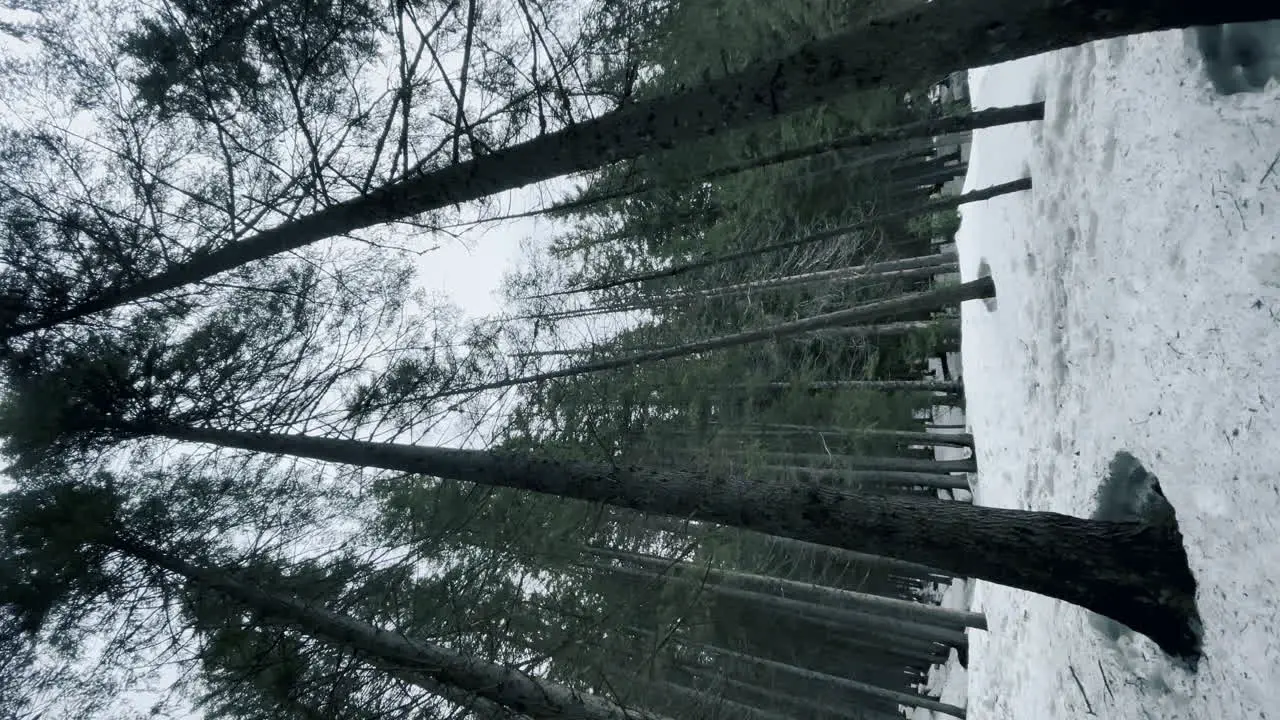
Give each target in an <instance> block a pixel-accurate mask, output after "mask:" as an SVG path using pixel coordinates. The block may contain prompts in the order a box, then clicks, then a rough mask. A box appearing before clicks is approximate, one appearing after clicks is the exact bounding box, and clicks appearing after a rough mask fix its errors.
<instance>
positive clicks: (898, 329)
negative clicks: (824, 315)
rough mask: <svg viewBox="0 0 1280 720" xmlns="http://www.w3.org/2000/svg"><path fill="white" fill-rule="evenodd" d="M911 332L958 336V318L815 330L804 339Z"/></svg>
mask: <svg viewBox="0 0 1280 720" xmlns="http://www.w3.org/2000/svg"><path fill="white" fill-rule="evenodd" d="M913 332H918V333H935V334H936V335H937V336H939V337H942V338H947V337H959V336H960V318H940V319H938V320H906V321H903V322H895V323H882V324H880V325H854V326H851V327H846V328H831V329H828V330H816V331H814V332H811V333H808V334H806V335H805V336H804V337H860V338H882V337H896V336H901V335H908V334H910V333H913ZM934 382H937V381H934Z"/></svg>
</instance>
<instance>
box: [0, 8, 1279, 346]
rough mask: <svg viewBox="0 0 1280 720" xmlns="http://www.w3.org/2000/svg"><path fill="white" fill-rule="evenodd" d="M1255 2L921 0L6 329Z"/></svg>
mask: <svg viewBox="0 0 1280 720" xmlns="http://www.w3.org/2000/svg"><path fill="white" fill-rule="evenodd" d="M1274 15H1275V9H1274V8H1272V7H1271V6H1270V5H1268V4H1266V3H1258V2H1256V1H1255V0H1247V1H1246V0H1219V2H1212V3H1205V2H1189V1H1187V0H1182V1H1171V0H1090V2H1087V3H1085V2H1080V1H1079V0H949V1H948V2H938V3H917V4H914V5H912V6H910V7H908V8H907V9H905V10H903V11H901V12H898V13H894V14H893V15H889V16H885V17H883V18H876V19H873V20H871V21H869V22H867V23H865V24H862V25H859V26H858V27H856V28H855V29H853V30H851V31H850V32H848V33H841V34H839V35H836V36H834V37H830V38H824V39H821V40H816V41H813V42H810V43H806V44H805V45H803V46H801V48H800V49H799V50H798V51H797V52H795V53H792V54H790V55H788V56H786V57H784V58H782V59H777V60H760V61H757V62H754V63H751V64H750V65H748V66H747V67H746V68H744V69H743V70H742V71H740V72H738V73H734V74H732V75H728V76H726V77H724V78H721V79H718V80H713V81H711V82H709V83H707V84H706V85H704V86H702V87H700V88H697V89H695V90H692V91H689V92H683V93H676V94H673V95H670V96H667V97H662V98H656V99H654V100H650V101H640V102H636V103H633V104H631V105H629V106H627V107H625V108H623V109H621V110H618V111H615V112H612V113H608V114H606V115H603V116H601V117H599V118H596V119H594V120H588V121H585V122H582V123H579V124H577V125H574V126H571V127H569V128H566V129H564V130H561V131H559V132H555V133H549V134H547V135H543V136H541V137H538V138H535V139H533V140H530V141H527V142H524V143H520V144H518V145H514V146H512V147H508V148H504V149H502V150H498V151H495V152H493V153H491V154H488V155H483V156H479V157H476V158H473V159H471V160H468V161H466V162H462V163H458V164H456V165H450V166H448V167H446V168H443V169H441V170H438V171H435V172H430V173H426V174H423V175H420V176H417V177H412V178H408V179H405V180H402V181H400V182H397V183H393V184H391V185H388V186H386V187H384V188H381V189H380V190H378V191H375V192H373V193H370V194H368V195H365V196H361V197H359V198H355V199H352V200H348V201H346V202H342V203H338V204H336V205H333V206H330V207H328V208H326V209H324V210H322V211H320V212H317V213H313V214H311V215H308V216H306V217H303V218H299V219H297V220H294V221H290V222H287V223H284V224H282V225H280V226H278V227H276V228H273V229H271V230H268V231H265V232H262V233H259V234H258V235H256V236H254V237H253V238H251V239H249V240H245V241H242V242H237V243H233V244H231V245H228V246H226V247H224V248H221V249H219V250H215V251H212V252H209V253H205V254H202V255H200V256H198V257H196V258H193V259H191V260H190V261H188V262H185V263H182V264H180V265H178V266H177V267H174V268H172V269H171V270H169V271H167V272H164V273H161V274H160V275H158V276H155V277H152V278H149V279H147V280H144V281H143V282H140V283H137V284H135V285H132V286H128V287H125V288H120V289H117V290H115V291H112V292H108V293H106V294H104V295H102V296H100V297H98V298H95V299H94V300H92V301H89V302H87V303H85V304H82V305H80V306H78V307H77V308H75V309H74V310H71V311H68V312H64V313H57V314H55V315H53V316H50V317H47V318H45V319H43V320H42V321H39V322H35V323H31V324H27V325H22V326H12V325H11V326H10V327H8V328H5V329H4V331H3V332H2V333H0V339H3V337H13V336H15V335H18V334H21V333H24V332H30V331H32V330H36V329H41V328H47V327H51V326H53V325H56V324H59V323H63V322H67V321H69V320H73V319H76V318H81V317H84V316H86V315H89V314H91V313H95V312H99V311H102V310H106V309H108V308H111V307H115V306H118V305H121V304H124V303H127V302H132V301H136V300H141V299H143V298H146V297H149V296H152V295H155V294H157V293H162V292H166V291H169V290H173V289H176V288H179V287H182V286H183V285H187V284H189V283H194V282H199V281H201V280H204V279H206V278H209V277H212V276H214V275H216V274H218V273H220V272H223V271H226V270H230V269H232V268H235V267H238V266H240V265H244V264H246V263H249V262H253V261H255V260H262V259H264V258H267V257H271V256H272V255H276V254H279V253H282V252H287V251H289V250H295V249H297V248H300V247H303V246H305V245H308V244H310V243H313V242H316V241H317V240H320V239H323V238H327V237H333V236H335V235H340V234H343V233H350V232H352V231H354V230H358V229H360V228H366V227H369V226H371V225H374V224H377V223H384V222H390V221H393V220H398V219H402V218H405V217H409V216H412V215H417V214H421V213H424V212H428V211H430V210H433V209H438V208H442V207H446V206H448V205H452V204H456V203H462V202H467V201H469V200H474V199H477V198H481V197H485V196H488V195H492V194H494V193H497V192H501V191H503V190H508V189H511V188H516V187H520V186H523V185H527V184H529V183H532V182H537V181H539V180H544V179H547V178H552V177H557V176H559V175H563V174H565V173H570V172H576V171H580V170H589V169H593V168H597V167H600V166H601V165H604V164H607V163H611V162H616V161H618V160H622V159H625V158H629V157H636V156H638V155H641V154H643V153H647V152H652V151H654V150H657V149H660V148H670V147H673V146H676V145H678V144H680V143H683V142H688V141H689V140H691V139H694V138H698V137H702V136H705V135H709V134H712V133H717V132H724V131H727V130H730V129H732V128H737V127H743V126H746V125H748V124H751V123H754V122H760V121H763V120H766V119H770V118H774V117H777V116H779V115H782V114H785V113H790V112H795V111H797V110H801V109H804V108H807V107H810V106H812V105H815V104H818V103H823V102H828V101H830V100H832V99H833V98H836V97H840V96H841V95H844V94H846V93H849V92H853V91H858V90H867V89H870V88H886V87H891V88H894V89H897V90H912V89H917V88H920V87H923V86H925V85H927V84H929V83H930V82H934V81H936V79H937V78H939V77H942V76H944V75H945V74H947V73H949V72H953V71H956V70H964V69H968V68H970V67H978V66H985V65H992V64H996V63H999V62H1004V61H1006V60H1013V59H1016V58H1020V57H1026V56H1029V55H1036V54H1039V53H1043V52H1048V51H1050V50H1057V49H1060V48H1064V47H1071V46H1074V45H1079V44H1082V43H1086V42H1090V41H1093V40H1102V39H1106V38H1112V37H1118V36H1121V35H1129V34H1134V33H1143V32H1153V31H1156V30H1167V29H1173V28H1185V27H1193V26H1198V25H1220V24H1222V23H1228V22H1230V23H1236V22H1253V21H1260V20H1270V19H1273V17H1274Z"/></svg>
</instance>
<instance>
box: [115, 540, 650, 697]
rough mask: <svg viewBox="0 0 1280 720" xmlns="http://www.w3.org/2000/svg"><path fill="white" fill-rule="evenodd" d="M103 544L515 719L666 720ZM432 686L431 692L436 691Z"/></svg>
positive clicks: (214, 574)
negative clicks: (490, 705) (495, 705)
mask: <svg viewBox="0 0 1280 720" xmlns="http://www.w3.org/2000/svg"><path fill="white" fill-rule="evenodd" d="M104 544H105V545H107V546H108V547H111V548H112V549H114V550H116V551H118V552H120V553H123V554H125V555H128V556H130V557H133V558H136V559H138V560H142V561H143V562H145V563H147V564H149V565H152V566H154V567H157V568H161V569H163V570H166V571H168V572H171V573H173V574H175V575H178V576H181V577H183V578H185V579H187V580H189V581H191V582H193V583H195V584H197V585H199V586H201V587H204V588H208V589H211V590H214V591H217V592H219V593H222V594H223V595H225V596H227V597H228V598H231V599H232V600H234V601H235V602H237V603H239V604H241V605H244V606H245V607H247V608H249V609H251V610H252V611H253V612H254V613H255V614H258V615H260V616H263V617H269V618H274V619H277V620H283V621H285V622H287V623H288V624H290V625H292V626H293V627H295V628H296V629H297V630H298V631H299V632H302V633H304V634H306V635H310V636H312V637H316V638H320V639H322V640H324V641H325V642H329V643H333V644H335V645H341V646H344V647H348V648H352V649H355V650H358V651H360V652H362V653H365V654H368V655H370V656H373V657H376V658H380V659H381V660H384V661H387V662H389V663H397V664H399V666H400V667H401V668H402V669H403V670H404V671H406V672H409V673H414V674H416V673H419V672H421V673H423V674H424V675H426V676H428V677H431V678H432V679H434V680H436V681H437V682H440V683H444V684H445V685H449V686H453V687H455V688H458V689H460V690H462V691H464V692H466V693H472V694H475V695H477V696H479V697H482V698H486V699H488V700H492V701H493V702H495V703H498V704H500V705H502V706H504V707H507V708H510V709H512V710H514V711H515V712H517V713H523V714H527V715H531V716H534V717H555V718H576V719H578V720H666V718H664V717H663V716H661V715H655V714H653V713H649V712H646V711H644V710H638V709H634V708H627V707H623V706H621V705H618V704H617V703H615V702H613V701H611V700H609V699H607V698H604V697H601V696H598V695H592V694H590V693H584V692H580V691H577V690H573V689H571V688H568V687H565V686H563V685H559V684H556V683H552V682H548V681H545V680H538V679H537V678H534V677H531V676H529V675H526V674H525V673H522V672H519V671H517V670H513V669H511V668H508V667H504V666H502V665H497V664H494V663H489V662H485V661H482V660H477V659H474V658H470V657H466V656H463V655H458V654H456V653H454V652H452V651H450V650H448V649H447V648H444V647H442V646H438V645H432V644H429V643H425V642H419V641H415V640H410V639H408V638H406V637H404V636H403V635H400V634H397V633H393V632H388V631H386V630H383V629H381V628H378V627H377V626H375V625H371V624H369V623H364V622H360V621H358V620H354V619H352V618H350V617H347V616H345V615H340V614H338V613H334V612H331V611H329V610H325V609H322V608H318V607H315V606H313V605H310V604H308V603H305V602H303V601H301V600H298V599H297V598H295V597H293V596H291V595H284V594H281V593H275V592H270V591H267V590H263V589H261V588H259V587H257V586H255V585H252V584H249V583H246V582H243V581H241V580H239V579H238V578H236V577H235V576H234V575H232V574H230V573H227V572H224V571H222V570H217V569H213V568H207V567H200V566H197V565H194V564H192V563H189V562H187V561H185V560H183V559H181V558H179V557H176V556H173V555H170V554H168V553H166V552H164V551H162V550H160V549H158V548H155V547H153V546H150V545H147V544H145V543H142V542H139V541H137V540H134V539H130V538H125V537H121V536H116V537H113V538H109V539H107V540H105V541H104ZM407 677H408V678H411V677H412V675H409V676H407ZM433 687H434V686H432V687H427V688H426V689H428V690H432V688H433Z"/></svg>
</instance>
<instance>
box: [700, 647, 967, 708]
mask: <svg viewBox="0 0 1280 720" xmlns="http://www.w3.org/2000/svg"><path fill="white" fill-rule="evenodd" d="M698 647H701V648H704V649H706V650H707V651H709V652H711V653H712V654H714V655H720V656H722V657H726V658H730V659H733V660H737V661H739V662H745V663H752V664H755V665H759V666H761V667H765V668H768V669H770V670H774V671H777V672H781V673H785V674H788V675H792V676H795V677H798V678H803V679H805V680H809V681H811V682H815V683H824V684H827V685H831V686H833V687H838V688H841V689H844V690H849V691H852V692H854V693H857V694H859V695H867V696H870V697H875V698H883V699H885V700H888V701H890V702H895V703H898V704H900V705H908V706H911V707H919V708H924V709H926V710H933V711H935V712H940V713H944V714H946V715H951V716H954V717H958V718H963V717H964V716H965V712H964V708H962V707H957V706H955V705H950V704H948V703H942V702H938V701H936V700H930V699H929V698H927V697H924V696H922V695H915V694H912V693H904V692H900V691H897V690H890V689H888V688H882V687H879V686H877V685H872V684H870V683H863V682H858V681H857V680H848V679H846V678H842V677H837V676H835V675H828V674H826V673H820V672H817V671H816V670H810V669H808V668H802V667H797V666H795V665H788V664H787V663H783V662H778V661H777V660H769V659H767V658H762V657H759V656H756V655H744V654H743V653H739V652H734V651H733V650H728V649H726V648H722V647H719V646H716V645H707V644H699V645H698Z"/></svg>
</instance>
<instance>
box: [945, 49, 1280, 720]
mask: <svg viewBox="0 0 1280 720" xmlns="http://www.w3.org/2000/svg"><path fill="white" fill-rule="evenodd" d="M1204 70H1205V68H1204V63H1203V61H1202V60H1201V57H1200V54H1199V52H1198V50H1197V48H1196V47H1195V43H1194V41H1193V40H1189V39H1188V36H1186V35H1184V34H1183V33H1181V32H1177V31H1175V32H1167V33H1158V34H1151V35H1143V36H1134V37H1129V38H1122V39H1117V40H1110V41H1104V42H1098V43H1093V44H1090V45H1086V46H1083V47H1080V48H1074V49H1070V50H1064V51H1061V52H1058V53H1053V54H1050V55H1044V56H1038V57H1033V58H1026V59H1023V60H1018V61H1015V62H1012V63H1006V64H1002V65H999V66H995V67H990V68H982V69H979V70H974V71H971V72H970V76H969V87H970V93H971V97H972V100H973V104H974V107H975V108H984V107H995V106H1008V105H1015V104H1020V103H1025V102H1031V101H1033V100H1034V99H1038V98H1043V99H1044V100H1045V102H1046V114H1045V120H1044V121H1043V122H1041V123H1032V124H1023V125H1018V126H1013V127H1005V128H993V129H990V130H983V131H979V132H976V133H974V138H973V144H972V147H971V153H970V162H969V174H968V176H967V178H966V181H965V188H966V189H967V190H971V189H975V188H981V187H986V186H989V185H992V184H996V183H1001V182H1007V181H1010V180H1014V179H1017V178H1019V177H1022V176H1023V175H1024V174H1026V173H1029V174H1030V175H1031V176H1032V178H1033V182H1034V187H1033V189H1032V190H1030V191H1028V192H1023V193H1018V194H1016V195H1012V196H1004V197H1000V198H997V199H994V200H991V201H988V202H985V203H980V204H976V205H968V206H965V207H964V208H963V210H962V217H963V223H962V225H961V228H960V231H959V233H958V235H957V243H958V247H959V251H960V257H961V273H962V276H963V277H964V278H965V279H966V280H970V279H973V278H975V277H976V276H977V275H978V269H979V264H980V262H982V261H985V262H986V263H987V265H988V267H989V268H990V271H991V274H992V276H993V277H994V278H995V280H996V286H997V293H998V294H999V304H998V305H997V306H996V307H995V308H994V309H991V310H988V309H987V308H986V307H984V306H983V304H982V303H966V304H965V307H964V308H963V312H962V320H963V331H964V332H963V338H964V341H963V342H964V353H963V354H964V362H965V369H966V373H965V385H966V398H967V402H968V407H967V419H968V422H969V423H970V425H971V426H972V429H973V432H974V434H975V436H976V440H977V445H978V447H977V457H978V468H979V476H978V477H979V480H978V482H976V483H974V484H973V487H974V488H975V498H974V499H975V502H977V503H978V504H982V505H988V506H995V507H1008V508H1022V509H1030V510H1048V511H1055V512H1062V513H1067V514H1072V515H1076V516H1080V517H1087V516H1088V515H1089V514H1090V512H1091V510H1092V509H1093V507H1094V502H1095V501H1094V494H1095V492H1096V490H1097V489H1098V486H1099V482H1100V481H1101V479H1102V478H1103V477H1104V476H1105V475H1106V470H1107V465H1108V463H1109V461H1110V460H1111V458H1112V456H1113V455H1114V454H1115V453H1116V451H1117V450H1120V449H1127V450H1129V451H1131V452H1133V453H1134V454H1135V455H1137V456H1138V457H1140V458H1142V460H1143V462H1144V463H1147V464H1148V466H1149V467H1150V469H1151V471H1152V472H1153V473H1154V474H1155V475H1157V476H1159V478H1160V484H1161V486H1162V489H1163V492H1164V494H1165V496H1166V497H1167V498H1168V499H1169V501H1170V502H1171V503H1172V505H1173V506H1174V507H1175V508H1176V509H1177V512H1178V520H1179V525H1180V527H1181V530H1182V533H1183V536H1184V539H1185V541H1186V545H1187V554H1188V559H1189V562H1190V565H1191V569H1192V572H1193V573H1194V574H1195V576H1196V579H1197V581H1198V583H1199V592H1198V595H1197V601H1198V603H1199V606H1200V612H1201V615H1202V619H1203V621H1204V644H1205V659H1204V660H1203V661H1202V662H1201V663H1200V668H1199V672H1198V673H1196V674H1191V673H1189V672H1186V671H1185V670H1183V669H1181V668H1180V666H1179V665H1177V664H1176V663H1171V662H1169V661H1168V660H1167V659H1166V658H1165V657H1164V656H1163V655H1162V654H1160V653H1158V652H1156V651H1154V650H1153V646H1152V645H1151V644H1150V643H1149V642H1146V641H1143V642H1137V641H1135V640H1134V639H1133V638H1132V637H1131V636H1127V637H1125V638H1121V641H1120V642H1118V643H1116V644H1113V643H1110V642H1108V641H1106V640H1105V639H1104V638H1102V637H1100V636H1099V635H1098V634H1097V633H1095V632H1093V631H1092V630H1091V629H1090V628H1089V627H1088V614H1087V613H1086V612H1085V611H1083V610H1081V609H1080V608H1076V607H1073V606H1069V605H1065V604H1063V603H1061V602H1059V601H1056V600H1052V599H1049V598H1045V597H1042V596H1038V595H1033V594H1031V593H1026V592H1023V591H1019V590H1014V589H1010V588H1005V587H1001V586H995V585H991V584H989V583H985V582H976V583H974V584H973V585H974V589H973V608H974V609H975V610H978V611H981V612H984V613H986V615H987V618H988V622H989V624H990V627H991V629H990V631H989V632H973V633H971V634H970V637H971V644H970V651H969V659H970V665H969V673H968V679H969V688H968V693H969V700H970V702H969V705H968V707H969V713H970V717H974V718H1046V719H1053V718H1073V719H1074V718H1081V717H1086V716H1087V715H1089V713H1090V712H1092V713H1093V714H1094V715H1095V716H1096V717H1099V718H1117V719H1120V718H1124V719H1126V720H1127V719H1129V718H1161V719H1162V720H1164V719H1167V720H1182V719H1185V720H1193V719H1195V720H1200V719H1203V718H1213V719H1214V720H1245V719H1246V718H1248V719H1254V718H1261V717H1265V716H1266V715H1267V713H1270V712H1274V711H1275V710H1276V709H1277V708H1280V642H1277V641H1276V640H1275V639H1274V638H1275V633H1274V628H1275V627H1276V624H1277V621H1280V606H1278V605H1277V600H1276V599H1277V598H1278V597H1280V532H1278V531H1277V522H1278V521H1277V518H1278V517H1280V477H1278V476H1277V474H1276V471H1275V468H1276V467H1280V437H1278V436H1277V435H1278V433H1280V430H1277V429H1278V428H1280V402H1278V400H1280V398H1278V397H1277V396H1278V395H1280V390H1277V389H1276V388H1280V235H1278V232H1280V222H1277V220H1278V219H1280V218H1277V213H1280V126H1278V124H1277V116H1276V112H1275V108H1276V107H1278V105H1277V101H1280V88H1278V87H1277V85H1276V84H1275V83H1272V84H1271V85H1269V86H1267V88H1266V89H1265V90H1264V91H1262V92H1257V93H1241V94H1235V95H1230V96H1223V95H1220V94H1219V93H1218V92H1217V91H1216V90H1215V89H1214V88H1213V87H1212V85H1211V84H1210V82H1209V81H1208V79H1207V76H1206V74H1205V71H1204Z"/></svg>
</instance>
